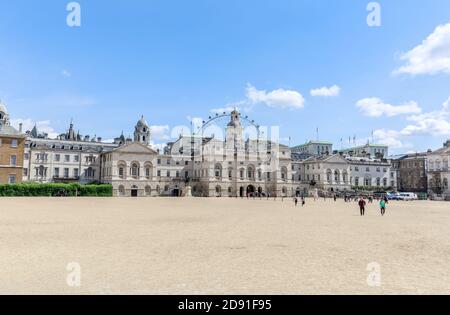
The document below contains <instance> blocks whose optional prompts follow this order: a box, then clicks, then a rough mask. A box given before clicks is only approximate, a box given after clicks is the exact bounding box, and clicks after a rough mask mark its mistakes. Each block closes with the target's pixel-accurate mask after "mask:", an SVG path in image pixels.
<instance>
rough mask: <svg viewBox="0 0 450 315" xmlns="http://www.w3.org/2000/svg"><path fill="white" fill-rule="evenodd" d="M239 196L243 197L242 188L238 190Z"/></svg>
mask: <svg viewBox="0 0 450 315" xmlns="http://www.w3.org/2000/svg"><path fill="white" fill-rule="evenodd" d="M239 196H240V197H241V198H242V197H244V187H241V188H239Z"/></svg>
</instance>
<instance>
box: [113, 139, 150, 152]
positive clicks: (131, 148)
mask: <svg viewBox="0 0 450 315" xmlns="http://www.w3.org/2000/svg"><path fill="white" fill-rule="evenodd" d="M113 151H114V152H116V153H133V154H154V155H157V154H158V152H156V151H155V150H153V149H152V148H150V147H148V146H145V145H143V144H140V143H136V142H133V143H130V144H127V145H124V146H121V147H118V148H117V149H114V150H113Z"/></svg>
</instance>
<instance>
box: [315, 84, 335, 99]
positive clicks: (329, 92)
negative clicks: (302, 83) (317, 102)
mask: <svg viewBox="0 0 450 315" xmlns="http://www.w3.org/2000/svg"><path fill="white" fill-rule="evenodd" d="M340 93H341V88H340V87H339V86H337V85H333V86H331V87H321V88H319V89H313V90H311V96H323V97H333V96H339V94H340Z"/></svg>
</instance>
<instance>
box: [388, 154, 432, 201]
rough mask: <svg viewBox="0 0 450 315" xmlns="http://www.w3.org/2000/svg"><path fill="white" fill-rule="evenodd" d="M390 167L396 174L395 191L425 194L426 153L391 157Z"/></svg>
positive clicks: (426, 189)
mask: <svg viewBox="0 0 450 315" xmlns="http://www.w3.org/2000/svg"><path fill="white" fill-rule="evenodd" d="M391 161H392V167H393V169H394V171H395V172H396V174H397V178H398V181H397V189H398V190H399V191H403V192H415V193H426V192H427V191H428V180H427V171H428V170H427V153H411V154H401V155H397V156H394V157H391Z"/></svg>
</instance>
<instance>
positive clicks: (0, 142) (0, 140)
mask: <svg viewBox="0 0 450 315" xmlns="http://www.w3.org/2000/svg"><path fill="white" fill-rule="evenodd" d="M1 146H2V139H0V147H1Z"/></svg>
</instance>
